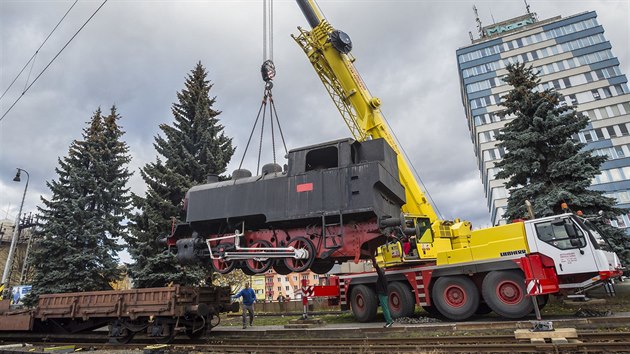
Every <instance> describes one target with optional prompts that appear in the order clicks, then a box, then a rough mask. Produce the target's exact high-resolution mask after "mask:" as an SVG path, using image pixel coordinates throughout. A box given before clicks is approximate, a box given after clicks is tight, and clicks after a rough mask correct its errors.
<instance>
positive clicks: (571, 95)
mask: <svg viewBox="0 0 630 354" xmlns="http://www.w3.org/2000/svg"><path fill="white" fill-rule="evenodd" d="M532 19H535V15H534V16H532ZM505 22H506V23H509V22H510V20H508V21H505ZM456 54H457V62H458V69H459V78H460V86H461V93H462V103H463V106H464V110H465V112H466V117H467V120H468V127H469V129H470V131H471V135H470V136H471V137H472V142H473V144H474V146H475V154H476V156H477V162H478V166H479V171H480V176H481V181H482V183H483V185H484V189H485V194H486V198H487V201H488V209H489V210H490V213H491V218H492V222H493V224H494V225H500V224H504V223H506V222H507V221H506V220H504V219H503V213H504V212H505V207H506V205H507V197H508V194H509V191H507V190H506V189H505V187H504V182H505V181H504V180H498V179H495V175H496V173H497V172H498V170H497V168H495V167H494V164H495V163H496V162H497V161H498V160H500V159H501V158H502V157H503V155H504V154H505V151H504V150H503V149H502V148H499V147H498V146H497V141H496V138H495V137H496V136H497V133H498V131H499V129H501V128H502V127H503V125H504V124H505V123H506V122H507V121H509V120H510V117H503V118H501V117H499V116H498V115H497V114H496V112H497V111H500V110H501V109H502V108H503V107H501V106H499V103H500V102H501V96H502V95H504V94H505V93H507V91H509V90H510V88H511V87H509V86H508V85H506V84H505V83H504V82H503V80H502V77H504V76H505V75H506V74H507V70H506V69H505V67H506V66H507V65H508V64H510V63H516V62H521V63H528V64H531V65H532V66H533V67H534V68H535V69H536V70H537V71H538V73H539V76H540V79H541V81H540V85H539V87H538V89H539V90H544V89H547V88H550V87H553V88H555V89H556V90H558V91H559V92H560V93H562V94H563V95H564V101H563V102H561V104H563V105H569V106H572V105H576V106H577V109H578V110H579V111H580V112H582V113H584V114H585V115H587V116H588V117H589V119H590V122H589V124H588V126H587V127H586V128H585V129H584V130H582V131H581V132H580V133H579V134H577V135H576V136H574V139H575V140H576V141H580V142H582V143H585V144H586V147H585V148H586V149H588V150H591V151H592V153H593V154H595V155H602V156H607V157H608V161H606V162H605V163H604V164H603V165H602V167H601V174H599V175H598V176H597V177H595V178H594V179H593V181H592V187H591V188H593V189H596V190H600V191H604V192H605V193H606V195H607V196H609V197H612V198H615V199H616V200H617V202H618V205H619V206H620V207H624V208H628V207H630V133H629V131H630V90H629V89H628V84H627V82H628V80H627V78H626V76H625V75H624V74H623V73H622V72H621V70H620V69H619V61H618V60H617V58H616V57H615V56H614V54H613V50H612V46H611V44H610V42H608V41H607V40H606V37H605V36H604V29H603V27H602V26H601V25H600V24H599V23H598V21H597V13H595V12H594V11H590V12H585V13H582V14H578V15H574V16H570V17H566V18H561V17H556V18H552V19H547V20H542V21H538V20H537V19H535V20H534V21H533V23H531V24H529V25H527V26H524V27H519V28H516V29H514V30H510V31H504V32H502V33H500V34H499V35H494V36H489V37H488V36H485V37H482V38H480V39H476V40H474V41H473V44H471V45H470V46H466V47H463V48H460V49H458V50H457V53H456ZM613 224H615V221H614V220H613ZM616 226H619V227H629V226H630V219H628V215H623V216H622V217H620V218H619V220H617V222H616Z"/></svg>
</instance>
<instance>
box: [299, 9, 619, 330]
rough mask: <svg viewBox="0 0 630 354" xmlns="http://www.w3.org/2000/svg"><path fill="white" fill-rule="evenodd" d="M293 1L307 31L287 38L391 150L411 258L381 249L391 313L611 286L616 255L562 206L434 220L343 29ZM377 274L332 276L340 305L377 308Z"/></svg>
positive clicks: (499, 309)
mask: <svg viewBox="0 0 630 354" xmlns="http://www.w3.org/2000/svg"><path fill="white" fill-rule="evenodd" d="M297 3H298V5H299V7H300V8H301V10H302V12H303V14H304V15H305V17H306V19H307V21H308V22H309V25H310V26H311V27H312V30H310V31H307V30H304V29H302V28H298V30H299V34H298V35H296V36H293V38H294V39H295V41H296V42H297V43H298V44H299V45H300V47H301V48H302V49H303V50H304V52H305V53H306V55H307V57H308V58H309V60H310V62H311V64H312V65H313V68H314V69H315V72H316V73H317V75H318V76H319V78H320V79H321V81H322V83H323V84H324V87H325V88H326V90H327V91H328V93H329V94H330V97H331V98H332V100H333V102H334V103H335V105H336V106H337V108H338V109H339V112H340V113H341V115H342V117H343V119H344V121H345V123H346V124H347V125H348V128H349V129H350V131H351V132H352V134H353V136H354V138H355V139H356V140H359V141H364V140H367V139H384V140H386V141H387V143H388V144H389V145H390V146H391V147H392V148H393V150H394V151H395V152H396V153H397V154H398V168H399V173H400V181H401V184H402V185H403V187H404V188H405V194H406V204H405V205H403V207H402V210H401V211H402V214H403V216H402V217H401V219H402V220H401V219H399V220H401V221H402V227H400V226H398V227H397V228H394V227H392V228H391V229H397V230H393V231H392V234H395V235H396V236H402V235H416V236H417V238H418V240H417V243H416V251H417V256H414V257H409V256H407V255H405V254H404V252H403V250H402V249H401V246H400V244H399V243H398V242H393V243H388V244H387V245H384V246H381V247H380V248H379V255H381V256H382V260H381V261H382V262H384V263H385V265H386V266H387V267H388V269H387V271H386V274H387V277H388V279H389V281H390V286H389V288H388V292H389V297H390V307H393V308H392V315H393V316H394V317H401V316H408V315H410V314H411V313H413V309H414V307H415V305H416V304H418V305H421V306H423V307H424V308H425V309H426V310H427V311H429V312H439V313H440V314H441V315H443V316H445V317H446V318H448V319H451V320H465V319H466V318H468V317H470V316H472V315H473V314H475V313H487V312H489V311H494V312H495V313H497V314H499V315H501V316H503V317H507V318H521V317H524V316H526V315H528V314H529V313H531V312H532V310H533V309H538V306H536V304H537V302H536V301H530V298H533V299H536V297H540V296H542V298H541V301H542V304H544V302H545V299H546V296H547V295H548V294H556V295H559V294H566V293H574V294H576V293H577V294H580V293H583V292H585V291H586V290H588V289H591V288H593V287H596V286H600V285H604V284H606V285H610V286H608V287H607V290H609V292H610V293H612V292H613V291H614V289H613V288H612V285H611V284H612V283H611V281H610V280H611V278H614V277H618V276H620V275H621V273H622V272H621V269H622V267H621V264H620V263H619V259H618V258H617V255H616V254H615V253H613V252H609V251H606V250H603V249H602V248H601V247H600V245H601V244H603V243H604V242H603V239H602V237H601V234H600V233H599V232H598V231H597V229H596V228H595V227H594V226H593V225H592V224H591V223H590V222H589V221H588V220H587V219H585V218H583V217H579V216H577V215H574V214H572V213H568V212H567V213H565V214H562V215H555V216H550V217H544V218H538V219H533V220H527V221H523V222H515V223H512V224H508V225H503V226H496V227H491V228H486V229H481V230H474V231H473V230H472V228H471V224H470V222H468V221H460V220H457V219H456V220H454V221H447V220H440V218H439V217H438V216H437V214H436V213H435V211H434V209H433V207H432V206H431V204H430V203H429V202H428V200H427V198H426V197H425V195H424V193H423V192H422V190H421V189H420V187H419V185H418V182H417V180H416V178H415V177H414V175H413V174H412V172H411V169H410V168H409V165H408V164H407V161H406V160H405V158H404V155H403V153H402V151H401V149H400V148H399V147H398V145H397V144H396V141H395V139H394V137H393V135H392V133H391V132H390V130H389V128H388V126H387V122H386V121H385V118H384V117H383V115H382V113H381V111H380V109H379V108H380V106H381V101H380V100H379V99H378V98H376V97H373V96H372V95H371V94H370V92H369V91H368V89H367V87H366V86H365V84H364V82H363V80H362V79H361V76H360V75H359V73H358V72H357V70H356V69H355V67H354V65H353V62H354V61H355V58H354V57H353V56H352V54H350V51H351V49H352V42H351V41H350V37H349V36H348V35H347V34H346V33H344V32H342V31H339V30H337V29H335V28H334V27H333V26H332V25H331V24H330V23H328V21H326V19H325V18H324V16H322V14H321V12H320V11H319V10H318V8H317V6H316V4H315V1H314V0H297ZM385 230H387V228H385ZM386 232H387V231H386ZM375 278H376V276H375V275H374V274H373V273H360V274H348V275H343V276H340V285H339V294H340V295H339V296H340V302H341V306H342V308H347V307H348V306H349V305H351V307H352V311H353V313H354V315H355V318H356V319H357V320H359V321H370V320H371V319H373V318H374V316H375V315H376V307H377V304H376V300H375V293H374V286H373V285H374V281H375ZM392 305H393V306H392ZM537 315H538V316H539V314H538V313H537Z"/></svg>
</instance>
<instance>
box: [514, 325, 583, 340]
mask: <svg viewBox="0 0 630 354" xmlns="http://www.w3.org/2000/svg"><path fill="white" fill-rule="evenodd" d="M514 338H516V339H532V338H577V331H576V330H575V328H556V329H555V330H553V331H541V332H532V331H530V330H529V329H517V330H516V331H514Z"/></svg>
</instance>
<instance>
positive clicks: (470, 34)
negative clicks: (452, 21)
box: [468, 31, 475, 43]
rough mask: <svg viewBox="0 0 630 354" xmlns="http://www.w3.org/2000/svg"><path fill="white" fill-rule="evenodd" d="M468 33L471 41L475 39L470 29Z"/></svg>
mask: <svg viewBox="0 0 630 354" xmlns="http://www.w3.org/2000/svg"><path fill="white" fill-rule="evenodd" d="M468 35H469V36H470V43H472V42H474V41H475V37H473V34H472V32H470V31H468Z"/></svg>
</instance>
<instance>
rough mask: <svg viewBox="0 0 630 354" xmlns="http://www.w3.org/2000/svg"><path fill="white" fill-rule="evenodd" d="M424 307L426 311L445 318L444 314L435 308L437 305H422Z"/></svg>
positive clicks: (439, 317)
mask: <svg viewBox="0 0 630 354" xmlns="http://www.w3.org/2000/svg"><path fill="white" fill-rule="evenodd" d="M422 309H423V310H424V311H426V312H427V313H428V314H429V315H431V316H433V317H435V318H438V319H444V316H443V315H442V314H441V313H440V311H438V309H436V308H435V306H422Z"/></svg>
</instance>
